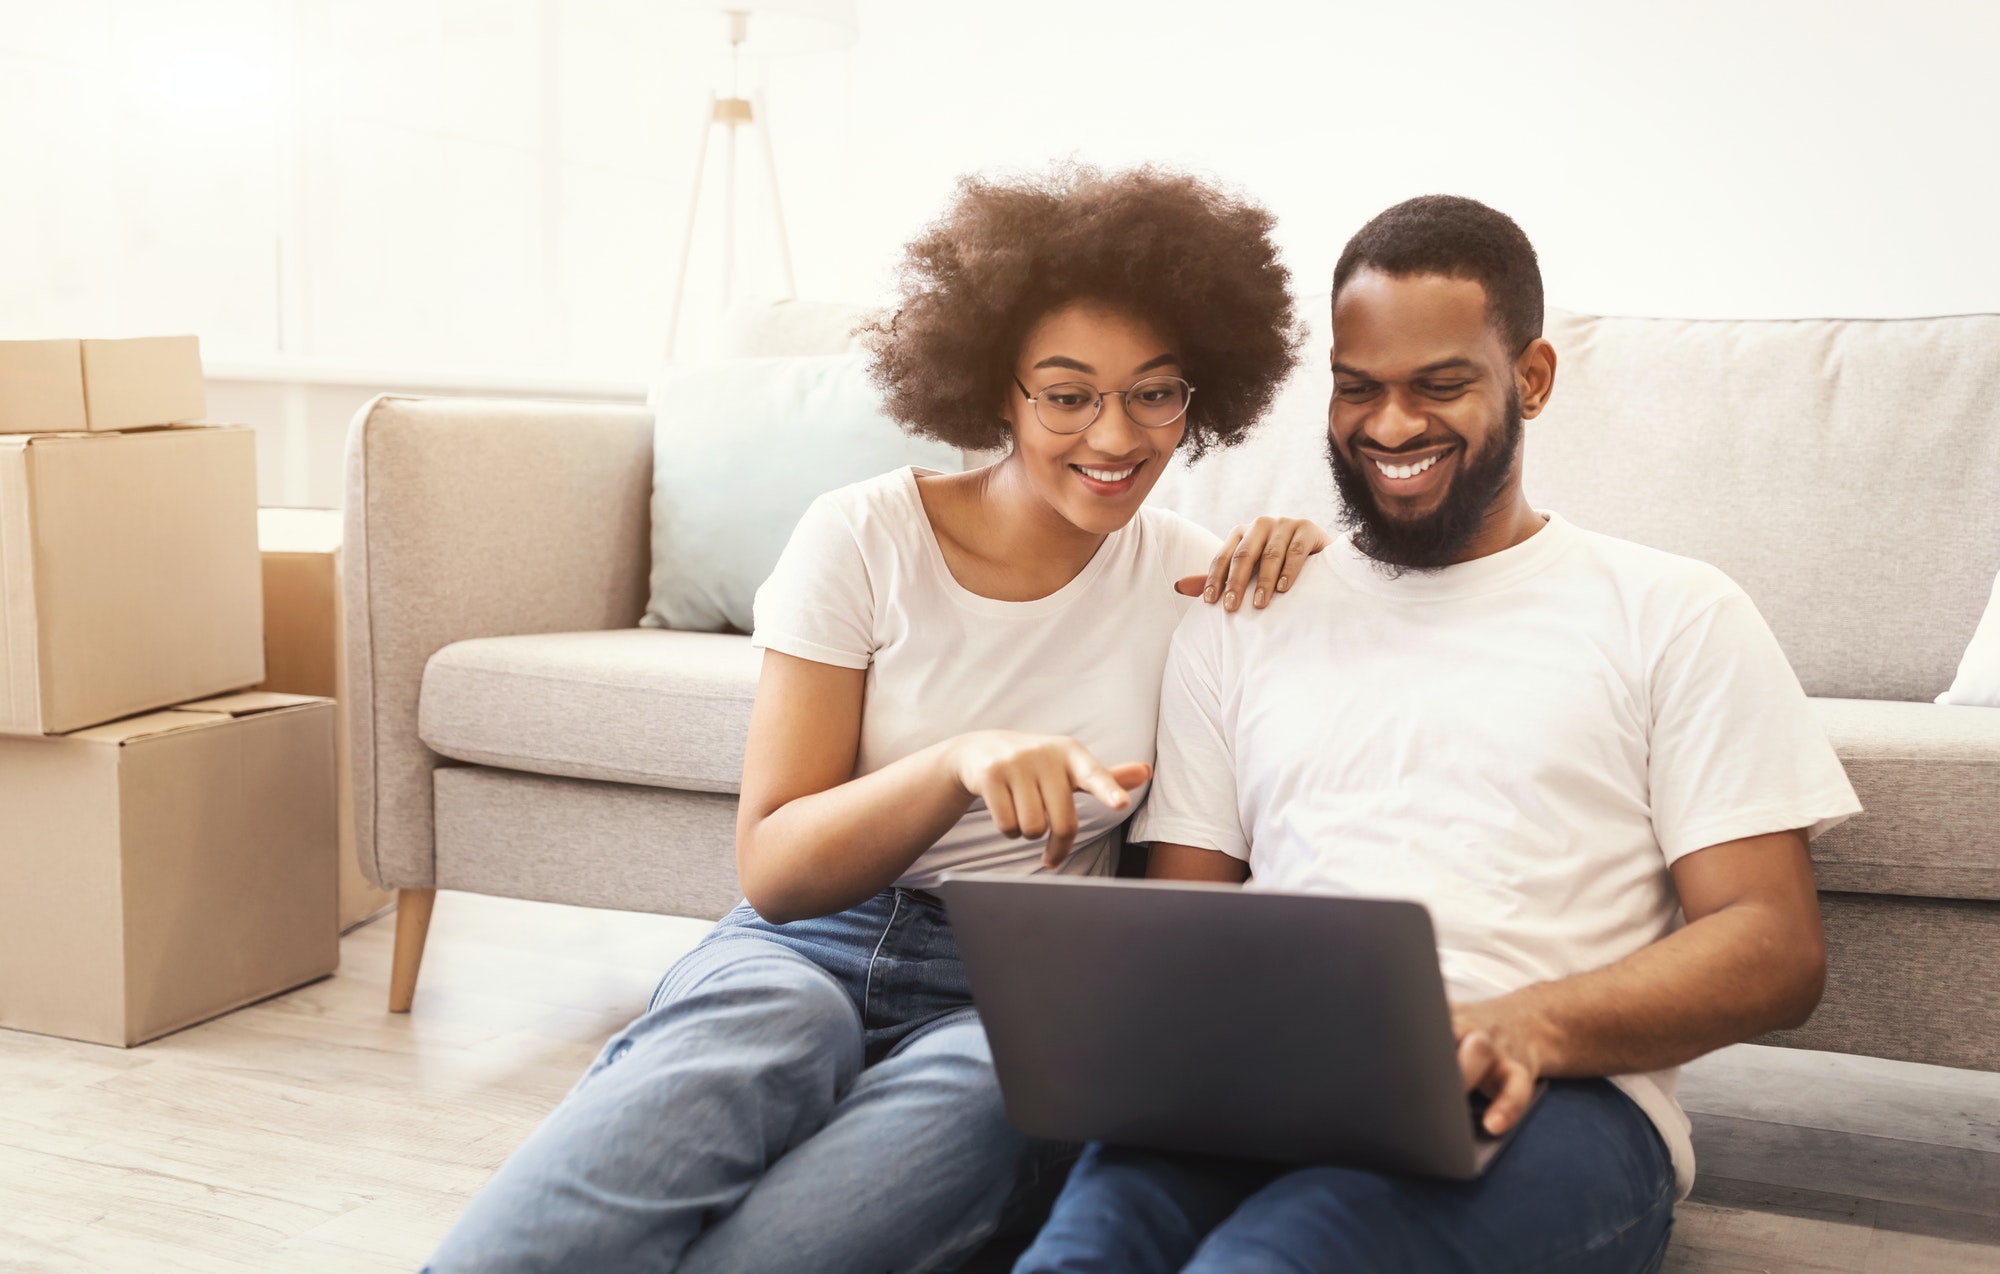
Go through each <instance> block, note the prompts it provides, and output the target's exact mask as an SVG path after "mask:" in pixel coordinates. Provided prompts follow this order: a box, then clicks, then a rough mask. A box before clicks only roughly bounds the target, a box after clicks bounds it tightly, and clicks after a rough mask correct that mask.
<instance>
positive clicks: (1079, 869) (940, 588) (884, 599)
mask: <svg viewBox="0 0 2000 1274" xmlns="http://www.w3.org/2000/svg"><path fill="white" fill-rule="evenodd" d="M919 472H926V471H922V470H915V469H898V470H896V471H894V472H893V473H887V474H884V475H882V476H881V477H879V478H873V479H870V480H869V481H867V482H861V483H856V484H855V485H853V486H851V487H844V488H842V489H841V490H838V491H833V492H830V493H828V494H826V495H823V496H821V497H820V498H819V499H817V500H815V501H814V502H813V504H812V506H811V507H810V508H808V509H807V510H806V513H805V516H804V517H802V518H800V519H799V524H798V527H797V529H795V530H794V531H793V532H792V538H791V541H790V542H789V543H788V544H787V545H786V546H785V551H784V554H783V555H782V556H781V557H780V558H779V559H778V565H777V567H776V569H774V570H773V571H772V572H771V577H770V578H769V579H768V580H766V581H765V582H764V585H763V587H761V588H759V589H758V590H757V601H756V633H755V635H754V636H753V637H752V639H751V640H752V642H753V644H755V645H757V646H759V647H761V648H763V649H766V650H775V651H779V652H781V653H783V654H787V655H792V656H795V657H797V658H800V659H810V660H813V661H814V662H817V663H823V664H833V665H834V666H836V667H840V668H865V669H867V672H868V678H867V688H866V693H865V695H864V697H863V699H862V709H861V746H860V753H859V756H858V757H857V759H856V761H855V766H854V773H855V775H856V776H857V777H858V776H860V775H863V774H869V773H872V772H874V771H876V770H879V769H881V768H882V767H883V766H885V765H888V764H890V763H891V762H894V761H898V760H901V759H902V758H903V757H906V756H909V755H910V754H911V753H913V752H919V751H922V750H923V749H924V748H927V747H930V746H931V745H932V744H935V743H939V742H941V741H943V740H945V739H948V738H951V737H952V736H954V735H959V734H965V733H969V732H970V731H974V730H1019V731H1023V732H1026V733H1032V734H1052V735H1065V736H1068V737H1070V738H1073V739H1076V740H1077V741H1078V742H1080V743H1082V744H1083V746H1084V747H1086V748H1088V749H1089V750H1090V754H1091V755H1092V756H1094V757H1096V758H1097V759H1098V760H1099V761H1101V762H1103V763H1104V764H1105V765H1107V766H1109V765H1119V764H1123V763H1125V762H1128V761H1141V762H1145V763H1147V764H1150V763H1151V762H1152V760H1153V727H1154V723H1155V721H1156V720H1157V719H1158V716H1159V703H1160V677H1161V669H1162V668H1163V667H1164V666H1165V664H1166V660H1167V646H1168V643H1169V642H1170V641H1172V639H1173V635H1174V627H1175V625H1176V624H1178V623H1179V622H1180V618H1181V615H1182V614H1183V613H1184V612H1185V611H1186V610H1187V608H1188V606H1189V605H1190V604H1192V601H1193V599H1191V598H1187V597H1183V596H1181V595H1180V594H1179V593H1176V592H1175V591H1174V581H1175V580H1177V579H1179V578H1181V577H1182V576H1185V575H1192V574H1195V573H1197V572H1201V571H1206V570H1207V569H1208V564H1209V561H1210V559H1211V558H1213V556H1214V554H1215V551H1216V549H1217V548H1218V547H1220V542H1219V541H1218V540H1217V539H1216V538H1215V536H1214V535H1212V534H1210V533H1209V532H1208V531H1207V530H1205V529H1203V528H1202V527H1200V526H1197V525H1196V524H1194V523H1192V522H1189V521H1188V520H1187V519H1185V518H1182V517H1180V516H1178V515H1177V514H1174V513H1170V512H1167V511H1165V510H1163V509H1150V508H1141V509H1140V510H1139V513H1138V516H1136V517H1134V518H1133V519H1132V520H1131V521H1130V522H1128V523H1127V524H1126V525H1124V526H1123V527H1121V528H1119V529H1118V530H1116V531H1113V532H1112V533H1111V534H1110V535H1108V536H1106V537H1105V540H1104V543H1103V544H1102V545H1100V546H1099V547H1098V550H1097V553H1096V555H1095V556H1094V557H1092V558H1091V559H1090V562H1089V564H1088V565H1086V566H1085V567H1084V568H1083V570H1081V571H1080V572H1078V573H1077V575H1076V577H1075V578H1074V579H1072V580H1070V582H1069V583H1067V584H1065V585H1063V587H1061V588H1059V589H1057V590H1056V591H1055V592H1053V593H1051V594H1049V595H1048V596H1047V597H1042V598H1037V599H1036V600H1034V601H1031V602H1006V601H998V600H996V599H994V598H990V597H981V596H979V595H978V594H977V593H973V592H970V591H968V590H967V589H965V588H964V587H963V586H962V585H960V584H959V583H958V581H957V580H955V579H953V578H952V574H951V570H950V568H949V567H947V566H946V565H945V560H944V553H943V551H942V550H941V549H940V548H939V547H938V542H937V535H936V533H935V532H933V531H932V529H931V524H930V519H929V517H928V516H926V515H925V513H924V506H923V500H922V497H921V496H919V495H918V493H917V474H918V473H919ZM1144 795H1145V789H1143V788H1141V789H1139V790H1138V791H1135V792H1133V793H1132V798H1133V802H1134V804H1135V805H1136V804H1137V803H1138V801H1139V800H1140V799H1141V798H1142V797H1143V796H1144ZM1076 807H1077V836H1076V850H1075V852H1074V853H1073V854H1072V855H1071V856H1070V859H1069V860H1068V861H1067V862H1065V863H1064V864H1063V871H1064V872H1066V873H1071V874H1075V873H1102V872H1108V871H1111V870H1113V869H1115V867H1116V864H1115V863H1114V862H1112V861H1110V855H1109V852H1108V850H1109V845H1110V835H1111V833H1112V832H1114V831H1115V830H1117V828H1118V825H1119V824H1120V823H1122V822H1124V820H1125V818H1126V817H1127V816H1128V814H1129V809H1128V810H1127V811H1116V810H1112V809H1110V808H1109V807H1108V806H1106V805H1104V804H1103V802H1101V801H1099V800H1097V798H1095V797H1093V796H1087V795H1083V794H1078V796H1077V798H1076ZM1041 857H1042V847H1041V843H1040V842H1030V841H1025V840H1019V839H1017V840H1009V839H1007V838H1006V837H1004V836H1002V835H1001V834H1000V833H999V832H998V831H996V830H995V829H994V827H993V820H992V818H991V816H990V815H989V814H988V813H987V812H986V804H985V802H984V801H974V802H973V805H972V808H971V810H970V811H968V812H967V813H966V815H965V816H964V817H963V818H961V819H960V820H959V821H958V823H957V824H956V825H955V826H954V827H953V828H952V829H951V830H950V831H949V832H946V833H945V835H944V836H943V838H942V839H940V840H939V841H938V842H937V843H936V844H935V845H933V846H931V848H929V849H928V850H926V851H924V854H923V856H922V857H921V858H919V859H917V861H916V863H915V864H913V865H912V866H911V868H910V870H909V871H908V872H907V873H905V874H904V875H903V877H902V879H900V880H899V881H897V882H896V883H898V884H900V885H904V886H907V887H909V888H913V889H926V888H930V887H931V886H934V885H936V884H937V883H938V881H939V880H940V879H941V878H942V877H943V875H944V873H945V872H948V871H997V872H1012V873H1018V874H1022V875H1026V874H1030V873H1033V872H1035V871H1038V870H1040V868H1041Z"/></svg>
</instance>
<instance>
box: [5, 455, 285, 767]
mask: <svg viewBox="0 0 2000 1274" xmlns="http://www.w3.org/2000/svg"><path fill="white" fill-rule="evenodd" d="M260 577H261V569H260V567H259V563H258V556H257V457H256V437H255V434H254V433H253V432H252V431H251V430H250V429H249V428H247V427H243V426H227V427H203V428H193V429H184V428H176V429H160V430H150V431H146V432H142V433H114V434H103V435H79V434H66V435H62V434H19V435H8V436H0V734H68V733H70V732H71V731H74V730H81V729H84V728H85V727H87V726H93V725H100V724H102V723H104V722H106V721H115V720H117V719H119V718H120V717H129V716H132V715H133V714H135V713H139V712H146V711H149V710H151V709H153V708H163V707H167V706H169V705H172V704H176V703H184V702H186V701H188V700H190V699H199V698H203V697H205V696H208V695H213V694H218V693H220V692H222V691H225V690H237V689H241V688H242V687H244V686H254V685H256V684H257V683H258V682H259V681H262V680H263V679H264V633H263V629H264V604H263V588H262V586H261V584H260V582H259V581H260Z"/></svg>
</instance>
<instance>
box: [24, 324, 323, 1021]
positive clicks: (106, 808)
mask: <svg viewBox="0 0 2000 1274" xmlns="http://www.w3.org/2000/svg"><path fill="white" fill-rule="evenodd" d="M204 410H205V404H204V395H203V387H202V379H201V360H200V353H199V350H198V349H197V347H196V344H195V341H194V338H193V337H170V338H159V339H148V340H138V341H19V342H0V1027H12V1028H18V1029H23V1030H31V1031H40V1032H45V1033H49V1034H57V1035H67V1036H72V1037H74V1038H78V1039H87V1040H95V1041H98V1042H101V1043H107V1044H121V1045H129V1044H136V1043H140V1042H142V1041H144V1040H147V1039H151V1038H153V1037H155V1036H157V1035H161V1034H164V1033H166V1032H167V1031H171V1030H175V1029H178V1028H179V1027H182V1026H186V1025H188V1024H190V1023H192V1022H197V1021H200V1020H202V1019H203V1018H206V1017H210V1016H213V1015H215V1014H217V1013H221V1012H224V1011H227V1010H228V1009H231V1008H234V1007H236V1006H238V1005H240V1004H244V1003H247V1002H249V1001H251V1000H254V999H259V998H261V997H263V996H266V995H271V994H273V993H275V992H278V991H282V990H286V989H288V988H290V987H293V986H296V985H298V984H299V983H301V982H305V981H310V980H311V979H313V978H316V977H320V976H322V975H324V974H326V973H329V972H331V971H332V970H333V966H334V963H335V962H336V960H337V959H338V938H337V930H336V928H335V925H334V915H335V876H336V868H335V865H334V855H335V838H336V829H335V801H336V794H335V769H334V748H335V741H334V714H333V705H332V703H331V702H330V701H329V700H327V699H324V698H318V697H312V696H305V695H281V694H268V693H265V694H240V693H239V694H227V693H224V692H230V691H241V690H243V689H244V688H245V687H249V686H254V685H256V684H257V683H258V682H260V681H262V680H263V679H264V675H265V673H264V650H263V598H262V586H261V573H262V572H261V562H260V558H259V550H258V543H257V510H256V505H257V493H256V456H255V450H254V436H253V434H252V433H251V431H250V430H249V429H246V428H241V427H217V426H207V425H190V424H188V423H186V422H189V421H192V420H195V419H198V418H199V417H200V416H201V415H202V414H203V411H204ZM217 696H221V697H217Z"/></svg>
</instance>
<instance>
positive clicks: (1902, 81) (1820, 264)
mask: <svg viewBox="0 0 2000 1274" xmlns="http://www.w3.org/2000/svg"><path fill="white" fill-rule="evenodd" d="M863 20H864V23H865V27H866V29H865V31H864V34H863V39H862V42H861V44H860V45H859V46H858V47H857V49H856V50H855V52H854V54H853V55H852V68H851V72H850V73H849V77H848V81H847V83H846V84H844V85H843V84H841V83H839V77H837V76H835V75H831V74H827V73H825V72H815V74H816V75H817V76H818V77H819V78H820V79H822V80H824V81H825V84H824V85H823V87H825V88H827V89H829V90H833V91H830V92H828V93H827V94H826V96H827V97H828V98H829V99H835V98H839V97H841V96H844V97H845V99H846V101H847V103H848V105H847V110H846V113H845V115H844V117H841V118H838V119H837V120H836V118H835V117H833V116H831V115H829V116H826V117H824V119H823V125H822V126H823V127H825V129H826V135H827V136H828V137H829V139H831V137H832V135H833V134H832V129H833V127H834V126H836V125H837V126H838V127H841V128H844V129H845V131H846V135H847V137H848V138H850V139H851V140H850V141H848V142H847V143H846V146H845V149H844V151H843V154H844V156H845V157H846V161H847V162H846V163H845V164H843V165H839V166H835V165H832V164H822V165H820V170H819V171H818V172H816V173H815V174H814V180H815V181H816V182H821V183H824V184H823V185H820V186H818V187H817V188H816V189H815V191H814V193H813V195H811V196H808V202H811V203H813V204H815V205H817V206H819V207H822V208H829V209H837V210H838V212H839V214H840V215H839V216H838V217H835V216H827V217H825V218H823V219H822V220H820V221H819V222H818V223H816V224H815V225H814V226H812V227H811V228H810V230H809V231H808V232H807V233H808V234H809V235H810V239H809V243H808V247H807V249H806V251H805V252H804V256H805V257H806V259H807V260H808V261H809V262H810V268H809V271H808V282H809V286H810V287H812V288H814V289H815V290H819V291H822V292H826V293H833V294H845V293H850V292H857V291H860V290H863V289H865V288H868V287H870V286H872V285H876V284H879V282H880V279H881V274H880V272H879V266H880V263H881V262H883V261H884V260H885V259H886V258H887V257H888V256H889V255H890V254H891V253H892V252H893V251H894V249H895V246H896V244H897V242H898V240H899V238H900V237H901V236H902V235H904V234H905V233H906V232H907V231H908V230H909V229H910V228H911V227H912V226H913V225H915V224H917V223H919V222H920V221H921V220H922V219H923V218H925V217H926V216H928V215H930V214H931V213H932V212H934V210H935V209H936V208H937V207H938V206H939V205H940V204H941V202H942V200H943V199H944V197H945V195H946V193H947V191H948V189H949V183H950V181H951V179H952V177H953V175H954V174H956V173H957V172H959V171H960V170H962V169H966V168H970V167H982V166H989V165H1003V166H1005V165H1015V166H1020V165H1034V164H1037V163H1040V162H1042V161H1043V160H1045V159H1046V158H1048V157H1050V156H1056V155H1063V154H1068V153H1071V152H1075V153H1077V154H1079V155H1080V156H1082V157H1085V158H1089V159H1094V160H1098V161H1101V162H1106V163H1127V162H1133V161H1138V160H1143V159H1160V160H1166V161H1171V162H1176V163H1182V164H1187V165H1192V166H1194V167H1197V168H1200V169H1203V170H1207V171H1210V172H1213V173H1216V174H1218V175H1220V176H1222V177H1224V178H1227V179H1228V180H1231V181H1234V182H1237V183H1240V184H1241V185H1243V186H1244V187H1246V188H1248V189H1249V190H1251V191H1253V192H1255V193H1256V194H1258V195H1259V196H1261V197H1262V198H1263V199H1265V200H1266V201H1267V202H1268V203H1269V204H1270V205H1271V206H1272V207H1273V209H1274V210H1276V211H1277V212H1278V214H1279V215H1280V218H1281V221H1282V224H1283V235H1284V241H1285V246H1286V248H1287V250H1288V255H1289V256H1290V259H1291V261H1292V262H1293V264H1294V266H1295V267H1296V269H1297V271H1298V273H1299V275H1300V276H1301V282H1302V285H1303V288H1302V290H1319V289H1321V288H1323V287H1324V280H1325V279H1326V277H1327V276H1328V274H1330V272H1331V269H1332V264H1333V261H1334V259H1335V257H1336V256H1337V255H1338V253H1339V249H1340V246H1341V244H1342V242H1344V240H1345V239H1346V237H1347V236H1348V235H1349V234H1351V233H1352V232H1353V231H1354V230H1355V229H1356V228H1357V227H1358V226H1359V225H1360V224H1361V223H1362V222H1363V221H1365V220H1366V219H1367V218H1368V217H1369V216H1370V215H1371V214H1373V213H1374V212H1376V211H1378V210H1380V209H1381V208H1383V207H1385V206H1387V205H1388V204H1390V203H1393V202H1395V201H1396V200H1399V199H1402V198H1405V197H1407V196H1410V195H1415V194H1421V193H1425V192H1430V191H1449V192H1454V193H1460V194H1467V195H1471V196H1474V197H1476V198H1480V199H1484V200H1486V201H1488V202H1490V203H1493V204H1494V205H1496V206H1498V207H1500V208H1502V209H1504V210H1506V211H1507V212H1509V213H1511V214H1513V215H1514V216H1515V217H1516V218H1517V219H1518V220H1519V221H1520V222H1521V224H1522V225H1523V226H1524V227H1525V228H1526V229H1527V231H1528V233H1529V235H1530V236H1531V237H1532V238H1533V239H1534V240H1535V242H1536V245H1537V247H1538V249H1539V250H1540V252H1541V255H1542V261H1543V269H1544V272H1545V275H1546V278H1547V282H1548V290H1549V294H1550V296H1551V299H1552V300H1554V301H1555V302H1556V303H1558V304H1562V305H1567V306H1570V307H1573V308H1579V309H1587V310H1596V311H1600V312H1609V313H1639V314H1673V315H1688V316H1704V317H1709V316H1713V317H1728V316H1741V317H1748V316H1766V317H1776V316H1802V315H1856V316H1888V315H1907V314H1934V313H1948V312H1962V311H1969V310H1994V309H2000V251H1996V250H1995V248H1994V246H1993V240H1994V236H1995V233H1996V229H1995V228H1996V227H2000V5H1995V4H1992V3H1987V2H1985V0H1661V2H1659V3H1653V4H1638V3H1629V2H1627V0H1515V2H1513V3H1504V4H1503V3H1492V2H1490V0H1430V2H1428V3H1412V2H1398V3H1387V2H1384V0H1369V2H1367V3H1356V2H1353V0H1334V2H1330V3H1318V2H1311V0H1227V2H1226V3H1189V2H1187V0H1157V2H1155V3H1149V4H1128V3H1115V4H1114V3H1078V2H1076V0H1008V3H1005V4H999V3H982V4H957V3H954V4H941V3H936V2H934V0H863ZM778 73H779V74H780V75H781V76H782V75H784V74H786V73H787V72H786V70H785V68H780V69H779V72H778ZM798 78H801V79H803V72H801V73H799V75H798ZM801 87H803V85H801ZM843 87H845V88H846V89H847V92H846V93H845V94H844V95H843V94H840V93H839V92H838V90H839V89H840V88H843ZM801 96H803V94H801ZM778 105H779V106H781V107H783V108H785V109H786V110H787V112H788V115H789V118H786V119H783V120H781V124H782V125H784V126H787V127H792V128H797V129H803V128H805V127H807V123H806V121H804V120H802V119H801V118H800V117H801V116H803V115H805V114H806V109H805V106H804V103H803V102H802V101H801V102H792V101H781V102H779V103H778ZM792 145H793V148H794V149H797V148H800V147H802V146H804V145H806V143H805V142H803V141H795V142H793V143H792ZM822 191H823V192H824V193H823V194H822V193H820V192H822Z"/></svg>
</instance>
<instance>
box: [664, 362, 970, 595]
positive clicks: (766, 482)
mask: <svg viewBox="0 0 2000 1274" xmlns="http://www.w3.org/2000/svg"><path fill="white" fill-rule="evenodd" d="M652 397H653V410H654V425H653V573H652V598H651V600H650V601H649V602H648V603H647V607H646V616H645V618H644V619H642V620H640V621H639V622H640V623H641V624H642V625H643V626H645V627H647V628H674V629H680V630H682V631H684V632H704V633H714V632H729V631H735V632H746V633H747V632H749V631H750V626H751V617H750V604H751V601H752V599H754V598H755V597H756V595H757V586H758V585H760V584H762V583H763V582H764V579H765V577H766V576H768V575H769V574H770V573H771V568H772V567H774V566H776V565H777V563H778V554H779V553H780V552H782V551H783V550H784V547H785V542H786V541H787V540H788V539H790V538H791V534H792V527H793V526H795V525H796V524H797V523H798V520H799V517H800V515H801V514H803V513H804V512H805V511H806V506H807V505H809V504H811V503H812V502H813V500H814V498H815V497H817V496H820V495H823V494H825V493H826V492H828V491H833V490H836V489H838V488H840V487H844V486H847V485H849V484H850V483H855V482H861V481H863V480H865V479H868V478H872V477H875V476H876V475H878V474H883V473H887V472H889V471H890V470H891V469H895V468H898V467H900V466H903V465H920V466H922V467H924V468H926V469H938V470H944V471H955V470H957V469H958V468H960V467H961V466H960V457H959V452H958V449H957V448H956V447H951V446H947V445H946V444H944V443H941V442H933V441H930V440H929V439H924V438H915V437H912V436H911V435H909V434H906V433H904V432H903V431H902V430H901V429H900V428H898V427H897V426H896V424H895V423H894V422H893V421H891V420H890V419H889V418H888V417H887V416H885V415H883V414H882V396H881V393H880V392H879V391H878V390H877V389H876V388H875V386H874V384H873V383H872V382H871V381H870V380H869V379H868V372H867V364H866V362H865V359H864V356H862V355H860V354H836V355H829V356H823V357H789V358H737V359H729V360H726V361H724V362H720V363H711V364H707V365H704V366H700V367H692V368H687V369H685V370H679V371H675V372H672V373H669V375H668V376H667V377H666V378H665V379H664V380H662V381H661V382H660V383H659V384H658V385H657V386H656V387H655V388H654V390H653V395H652Z"/></svg>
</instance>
